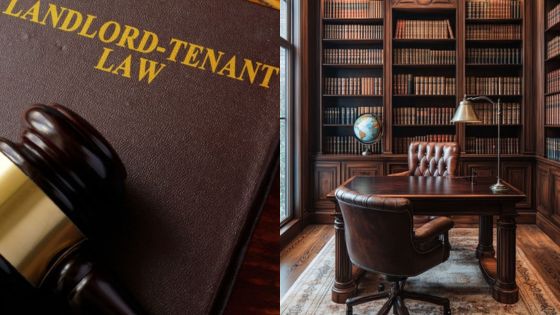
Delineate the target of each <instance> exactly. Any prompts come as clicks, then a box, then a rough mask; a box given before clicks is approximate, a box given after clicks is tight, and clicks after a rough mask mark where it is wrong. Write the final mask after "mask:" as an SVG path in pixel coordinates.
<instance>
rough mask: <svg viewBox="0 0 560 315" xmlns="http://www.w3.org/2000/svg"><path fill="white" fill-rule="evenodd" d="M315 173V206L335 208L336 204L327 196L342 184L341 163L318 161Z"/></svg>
mask: <svg viewBox="0 0 560 315" xmlns="http://www.w3.org/2000/svg"><path fill="white" fill-rule="evenodd" d="M313 173H314V177H315V190H314V193H315V195H314V199H313V200H314V205H315V208H328V209H331V208H332V209H334V205H333V204H332V202H330V201H329V200H327V198H326V196H327V194H328V193H329V192H331V191H333V190H334V189H336V187H337V186H338V185H340V177H341V172H340V163H339V162H316V163H315V168H314V172H313Z"/></svg>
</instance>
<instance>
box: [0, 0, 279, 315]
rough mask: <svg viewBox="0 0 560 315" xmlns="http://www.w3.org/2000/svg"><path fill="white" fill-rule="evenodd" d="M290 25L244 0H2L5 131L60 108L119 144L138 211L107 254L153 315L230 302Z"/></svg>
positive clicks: (0, 69)
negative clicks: (32, 108)
mask: <svg viewBox="0 0 560 315" xmlns="http://www.w3.org/2000/svg"><path fill="white" fill-rule="evenodd" d="M69 16H70V17H69ZM278 21H279V17H278V11H276V10H273V9H270V8H265V7H262V6H259V5H255V4H252V3H250V2H247V1H244V0H233V1H221V0H207V1H178V0H168V1H147V0H137V1H119V2H116V1H108V0H101V1H66V0H51V1H27V0H2V1H0V135H2V136H4V137H6V138H8V139H11V140H16V139H17V138H18V137H19V134H20V130H21V129H20V124H21V115H22V112H23V111H24V110H25V109H26V108H27V107H28V106H29V105H31V104H34V103H54V102H56V103H60V104H63V105H65V106H67V107H69V108H70V109H72V110H74V111H75V112H77V113H79V114H80V115H82V116H83V117H84V118H86V119H87V120H88V121H90V122H91V123H92V124H93V125H94V126H95V127H96V128H98V130H99V131H100V132H101V133H102V134H103V135H104V136H105V137H106V138H107V139H108V140H109V141H110V142H111V143H112V144H113V146H114V148H115V149H116V151H117V152H118V153H119V154H120V156H121V157H122V159H123V162H124V164H125V166H126V168H127V171H128V175H129V176H128V181H127V198H126V200H127V202H126V205H125V207H124V209H123V211H124V212H125V213H124V215H123V217H124V219H123V220H122V222H119V223H118V224H109V223H108V224H107V226H106V227H100V228H101V229H106V230H107V231H106V234H107V235H108V236H110V237H108V239H109V241H107V242H106V244H103V248H104V250H105V253H104V256H105V260H106V261H107V262H108V263H109V266H110V268H111V270H112V271H114V272H115V273H116V274H117V275H118V277H119V279H120V280H121V282H122V283H123V285H124V286H125V287H127V288H128V289H129V290H130V291H131V293H132V294H133V295H134V296H135V297H136V298H137V299H138V300H139V301H140V303H141V304H142V305H143V306H144V308H145V309H146V310H147V311H148V312H149V313H150V314H206V313H219V312H221V310H222V308H223V306H224V304H225V302H226V300H227V296H228V294H229V293H228V292H229V290H230V288H231V284H232V281H233V280H232V279H233V278H234V276H235V273H236V270H237V268H238V266H239V263H240V261H241V260H242V257H243V252H244V246H245V245H246V242H247V240H248V239H249V236H250V232H251V229H252V228H253V225H254V223H255V221H256V219H257V216H258V212H259V209H260V208H261V206H262V203H263V200H264V198H265V197H266V190H267V188H268V186H269V184H270V182H271V174H272V172H273V170H274V167H275V166H276V163H277V156H278V154H277V148H278V139H279V134H278V132H279V126H278V112H279V109H278V99H279V88H278V84H279V79H278V59H279V50H278V47H279V43H278V34H279V22H278ZM156 36H157V39H158V42H157V43H156V44H154V41H155V38H156Z"/></svg>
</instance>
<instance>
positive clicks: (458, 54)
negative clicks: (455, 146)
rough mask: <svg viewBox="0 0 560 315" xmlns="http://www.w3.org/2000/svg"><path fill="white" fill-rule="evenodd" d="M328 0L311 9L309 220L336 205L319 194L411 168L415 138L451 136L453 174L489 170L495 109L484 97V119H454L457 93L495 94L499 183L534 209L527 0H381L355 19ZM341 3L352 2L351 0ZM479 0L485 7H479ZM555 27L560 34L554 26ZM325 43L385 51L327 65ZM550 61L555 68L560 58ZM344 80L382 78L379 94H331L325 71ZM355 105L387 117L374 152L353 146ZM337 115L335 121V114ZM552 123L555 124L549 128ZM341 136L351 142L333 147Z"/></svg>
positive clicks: (326, 216) (492, 169)
mask: <svg viewBox="0 0 560 315" xmlns="http://www.w3.org/2000/svg"><path fill="white" fill-rule="evenodd" d="M328 1H329V0H321V1H319V3H320V6H318V7H317V10H318V12H317V13H318V14H317V17H318V21H317V31H318V33H319V35H320V38H321V40H320V41H319V43H318V44H319V45H318V46H319V47H318V48H317V49H316V50H315V51H314V52H312V55H313V54H314V56H313V57H314V58H312V59H311V60H313V59H315V62H316V63H315V65H316V68H317V69H319V70H318V73H317V75H318V79H320V84H318V89H319V91H317V94H318V96H317V102H316V104H313V105H311V106H316V107H315V109H314V111H313V112H314V113H316V114H317V115H318V116H319V117H318V118H316V120H314V121H315V123H312V124H311V126H312V127H314V128H316V129H315V130H316V132H315V131H313V132H311V136H310V139H309V141H310V142H311V145H310V148H311V150H312V153H313V157H312V163H313V171H312V173H313V174H312V176H313V177H314V179H313V180H312V182H311V184H310V185H311V191H313V192H314V193H313V194H314V196H313V201H312V203H311V204H312V208H313V209H314V212H315V215H316V218H315V219H314V220H315V221H318V222H329V220H330V214H331V211H332V209H331V207H332V204H331V203H329V202H328V201H327V200H326V199H325V198H324V195H325V194H326V193H328V192H330V191H332V190H333V189H335V188H336V187H337V186H338V184H340V183H341V182H342V181H344V180H345V179H347V178H349V177H351V176H353V175H387V174H390V173H395V172H399V171H403V170H406V169H408V165H407V155H406V151H407V148H408V144H409V143H410V142H411V141H415V140H428V141H456V142H458V143H459V146H460V148H461V151H462V152H461V161H460V165H459V175H470V174H471V172H472V171H473V170H476V171H477V173H478V174H479V175H480V176H494V175H495V174H496V164H495V163H496V160H495V157H496V155H495V151H496V150H495V146H496V136H497V121H496V117H495V114H494V111H493V110H492V108H491V107H488V106H489V104H485V103H483V102H480V103H477V104H476V106H477V112H478V113H479V115H480V116H481V117H480V118H481V119H482V120H483V122H482V123H481V124H479V125H473V126H470V125H464V124H457V125H453V124H451V123H450V120H451V117H452V115H453V114H454V112H455V109H456V106H457V104H458V103H459V101H460V100H461V99H462V98H463V95H472V96H475V95H486V96H489V97H491V98H493V99H496V100H497V99H498V98H500V100H501V103H502V105H503V110H504V117H503V125H502V137H503V141H502V146H503V147H502V153H503V154H504V158H503V165H502V173H503V174H504V179H505V180H508V181H509V182H510V183H512V184H513V185H515V186H516V187H518V188H520V189H521V190H522V191H525V192H527V194H528V199H527V200H526V201H524V202H523V203H521V204H519V205H518V206H519V208H522V209H531V208H532V207H533V202H532V196H531V195H532V191H533V187H532V178H533V173H534V171H533V163H532V162H531V161H533V160H532V159H534V158H533V157H532V156H531V155H530V153H531V152H530V149H529V150H528V149H526V143H525V142H526V141H528V140H527V139H526V137H528V136H527V134H528V133H529V132H530V131H527V130H526V129H528V127H527V123H526V121H527V120H528V119H530V117H532V116H529V118H527V113H528V112H530V111H531V109H527V108H526V107H525V104H526V102H527V101H526V95H527V93H528V92H527V91H531V89H530V88H529V87H527V84H528V83H527V80H528V77H527V76H528V75H531V73H532V68H531V67H527V66H526V63H527V62H528V60H529V59H530V56H527V51H529V50H531V49H532V47H531V46H527V45H529V44H526V41H527V38H530V36H531V34H528V33H527V31H526V30H527V29H531V27H530V21H529V22H527V20H526V16H525V14H526V13H525V11H526V10H527V8H526V7H531V6H532V4H531V3H528V2H527V1H526V0H489V1H471V0H460V1H459V0H434V1H422V0H391V1H380V2H381V3H380V4H379V5H380V6H381V9H380V11H379V12H383V14H382V15H379V16H375V17H369V18H357V19H353V18H333V17H331V16H330V15H326V11H325V6H326V3H327V2H328ZM557 1H558V2H560V0H557ZM337 2H338V3H339V5H342V6H343V5H344V4H346V5H350V6H351V4H352V2H353V0H339V1H337ZM364 2H365V1H364ZM368 3H369V1H368ZM483 3H485V4H486V5H489V6H487V7H485V8H480V7H476V6H477V5H480V4H483ZM362 4H364V3H362ZM366 7H367V6H366ZM527 23H529V24H527ZM350 29H352V30H353V31H352V32H351V34H352V35H351V36H343V35H341V34H345V33H344V32H342V31H341V30H346V31H349V30H350ZM356 29H359V30H362V31H363V30H364V29H368V30H369V31H368V32H369V33H373V34H375V35H374V36H373V37H367V38H363V37H360V36H359V35H360V34H362V33H361V32H360V31H358V32H357V34H358V35H356V32H355V31H356ZM554 29H556V30H557V32H558V34H560V24H559V26H558V27H556V26H554ZM333 31H334V32H335V35H332V34H333ZM551 32H552V31H551ZM327 34H329V36H326V35H327ZM325 49H333V50H337V49H338V50H344V49H382V50H383V52H382V53H381V56H382V60H381V61H379V60H376V62H375V63H366V62H359V64H355V63H352V64H346V63H345V64H341V63H340V62H337V63H331V61H332V60H331V59H329V62H325V52H326V50H325ZM328 52H329V53H331V50H329V51H328ZM343 57H344V56H343ZM528 58H529V59H528ZM549 63H556V64H558V65H559V66H560V55H559V56H558V57H555V58H554V59H553V60H552V61H549ZM349 77H355V78H363V77H377V78H382V82H381V84H382V87H381V92H382V93H380V94H376V95H356V94H352V95H346V94H344V93H332V89H331V87H330V83H329V86H328V87H327V86H326V81H329V80H331V78H349ZM559 81H560V79H559ZM529 83H531V82H529ZM341 94H343V95H341ZM558 95H560V92H559V93H558ZM358 108H368V109H366V111H367V110H371V111H373V110H372V109H375V112H376V113H378V114H379V115H380V116H382V119H383V139H382V141H381V143H380V144H379V145H378V146H376V147H375V148H374V152H375V154H373V155H371V156H362V155H360V152H361V151H360V150H359V149H356V145H357V144H355V143H352V140H353V136H352V135H353V132H352V122H353V120H352V119H354V118H355V117H356V115H357V114H359V113H361V112H360V111H359V109H358ZM362 112H363V111H362ZM529 114H530V115H533V114H532V113H529ZM334 115H338V116H337V117H338V118H339V120H336V119H335V120H332V118H333V117H334ZM345 117H346V118H345ZM558 125H560V121H559V122H558V124H557V125H554V126H555V127H552V126H553V125H551V127H549V129H554V128H557V127H558ZM554 130H560V128H557V129H554ZM559 135H560V134H559ZM336 137H339V139H338V140H337V139H335V138H336ZM344 137H346V138H344ZM337 141H338V142H337ZM529 141H532V140H529ZM337 143H339V144H338V146H340V143H342V145H343V146H346V147H349V149H346V150H344V149H343V150H341V149H340V148H339V149H337ZM333 146H334V148H335V149H334V150H333V149H332V148H333ZM527 211H529V210H527Z"/></svg>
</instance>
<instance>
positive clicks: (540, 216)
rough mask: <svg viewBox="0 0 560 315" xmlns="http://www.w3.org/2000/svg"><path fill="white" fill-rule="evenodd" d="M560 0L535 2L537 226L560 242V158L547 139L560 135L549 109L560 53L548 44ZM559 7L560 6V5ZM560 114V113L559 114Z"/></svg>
mask: <svg viewBox="0 0 560 315" xmlns="http://www.w3.org/2000/svg"><path fill="white" fill-rule="evenodd" d="M558 5H560V0H539V1H536V16H537V21H538V24H537V25H536V29H537V34H536V35H537V38H538V40H537V42H538V46H537V50H536V54H535V60H536V61H537V63H538V64H537V66H536V73H537V74H538V75H539V77H536V78H535V81H536V87H537V88H536V90H537V92H536V95H535V98H536V100H537V104H538V108H537V112H538V114H537V126H538V128H537V130H536V134H537V139H536V140H537V141H536V143H537V165H536V183H537V185H536V200H537V203H536V210H537V217H536V221H537V224H538V226H539V227H540V228H541V229H542V230H543V231H545V232H546V233H547V234H548V235H549V236H550V237H551V238H553V239H554V240H555V241H556V242H557V243H559V244H560V161H558V160H553V159H551V156H550V153H551V152H550V147H549V146H548V145H547V139H549V138H560V125H559V124H556V123H551V122H550V117H549V115H551V112H550V111H547V104H549V103H548V99H549V98H552V97H560V87H558V86H556V88H553V89H549V87H548V83H549V77H548V76H549V74H550V73H554V71H555V70H558V71H560V70H559V69H560V53H558V54H554V55H549V52H548V49H547V46H548V43H549V42H550V41H551V40H553V39H554V38H555V37H557V36H560V12H558V14H557V15H556V17H557V19H556V21H555V22H553V23H550V22H549V19H548V15H549V13H550V12H551V10H553V9H554V8H555V7H556V6H558ZM559 9H560V7H559ZM557 115H560V113H557Z"/></svg>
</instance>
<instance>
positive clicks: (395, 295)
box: [346, 278, 451, 315]
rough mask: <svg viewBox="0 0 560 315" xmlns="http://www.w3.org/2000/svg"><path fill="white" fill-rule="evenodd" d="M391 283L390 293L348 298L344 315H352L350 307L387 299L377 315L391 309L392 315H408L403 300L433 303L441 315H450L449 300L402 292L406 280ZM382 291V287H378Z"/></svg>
mask: <svg viewBox="0 0 560 315" xmlns="http://www.w3.org/2000/svg"><path fill="white" fill-rule="evenodd" d="M389 281H392V282H393V287H392V288H391V291H386V292H378V293H375V294H364V295H360V296H356V297H353V298H349V299H347V300H346V315H352V307H353V306H356V305H359V304H363V303H366V302H370V301H375V300H381V299H385V298H388V300H387V302H385V304H383V306H382V307H381V309H380V310H379V311H378V312H377V315H386V314H388V313H389V311H390V310H391V308H392V309H393V314H396V315H409V314H410V313H409V312H408V309H407V308H406V305H405V304H404V300H405V299H410V300H417V301H424V302H429V303H433V304H436V305H440V306H443V314H444V315H451V308H450V306H449V300H448V299H446V298H442V297H437V296H433V295H428V294H421V293H413V292H408V291H405V290H404V285H405V283H406V278H399V279H389ZM380 289H382V286H380Z"/></svg>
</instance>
